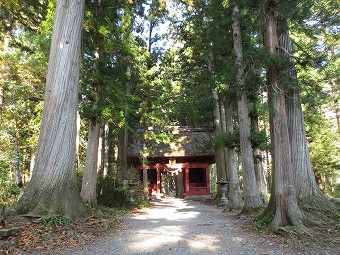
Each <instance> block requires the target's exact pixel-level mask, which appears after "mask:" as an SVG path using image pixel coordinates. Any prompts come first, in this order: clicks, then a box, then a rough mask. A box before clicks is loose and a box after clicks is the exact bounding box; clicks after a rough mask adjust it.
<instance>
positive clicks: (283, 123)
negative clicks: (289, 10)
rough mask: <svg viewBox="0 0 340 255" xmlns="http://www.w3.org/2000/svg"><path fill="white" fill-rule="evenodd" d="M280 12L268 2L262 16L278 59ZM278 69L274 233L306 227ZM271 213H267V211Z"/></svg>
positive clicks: (273, 74)
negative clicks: (289, 226) (294, 175)
mask: <svg viewBox="0 0 340 255" xmlns="http://www.w3.org/2000/svg"><path fill="white" fill-rule="evenodd" d="M278 25H279V19H278V12H277V10H276V8H275V3H274V2H273V1H270V2H268V4H267V6H266V7H265V9H264V13H263V40H264V46H265V47H266V49H267V50H268V52H269V53H270V54H271V55H272V56H273V57H275V56H278V48H279V33H278ZM278 75H279V69H278V67H276V66H274V65H273V64H271V65H269V66H268V67H267V83H268V100H269V121H270V137H271V145H272V148H271V150H272V157H273V161H272V162H273V167H272V169H273V186H272V191H273V192H272V197H271V200H270V203H269V206H268V208H269V209H271V210H273V212H272V213H274V219H273V221H272V223H271V227H272V228H273V229H277V228H278V227H281V226H286V225H296V226H299V227H303V225H302V219H303V215H302V213H301V211H300V209H299V207H298V204H297V199H296V195H295V187H294V180H293V172H292V160H291V150H290V142H289V132H288V121H287V114H286V105H285V103H286V102H285V96H286V95H285V91H284V88H283V85H282V83H280V82H279V79H278ZM267 211H268V209H267Z"/></svg>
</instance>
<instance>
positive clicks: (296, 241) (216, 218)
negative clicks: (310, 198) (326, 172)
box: [0, 197, 340, 255]
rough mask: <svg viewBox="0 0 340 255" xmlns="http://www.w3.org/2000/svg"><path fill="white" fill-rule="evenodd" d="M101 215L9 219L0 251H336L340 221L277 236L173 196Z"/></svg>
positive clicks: (245, 219)
mask: <svg viewBox="0 0 340 255" xmlns="http://www.w3.org/2000/svg"><path fill="white" fill-rule="evenodd" d="M104 215H105V216H102V217H91V218H89V219H88V220H87V221H85V222H81V223H70V222H63V221H65V219H63V218H61V217H59V218H58V217H56V218H54V219H52V220H51V219H49V220H48V221H47V220H46V221H44V219H36V218H27V217H26V218H22V220H20V221H18V220H16V221H13V220H11V219H9V220H8V222H7V226H6V227H7V228H9V227H13V226H18V227H19V228H20V229H19V231H18V232H17V233H16V234H15V235H14V236H12V237H10V238H8V239H5V240H0V255H2V254H23V255H24V254H51V255H54V254H60V255H62V254H64V255H68V254H69V255H71V254H72V255H73V254H84V255H85V254H86V255H88V254H96V255H100V254H103V255H104V254H124V255H125V254H155V255H156V254H186V255H190V254H205V253H209V254H235V255H236V254H238V255H239V254H244V255H247V254H249V255H253V254H254V255H279V254H285V255H289V254H294V255H295V254H301V255H305V254H306V255H307V254H309V255H317V254H318V255H333V254H340V235H339V233H340V223H339V222H336V221H331V220H328V221H327V222H325V225H322V226H314V227H311V228H310V230H311V233H312V236H299V235H296V234H294V233H293V232H294V231H293V230H292V229H291V231H292V233H291V234H289V232H286V233H287V235H286V236H285V237H283V236H280V235H276V234H273V233H272V232H269V231H264V230H262V231H259V229H258V227H255V225H254V217H252V216H249V215H243V214H236V213H229V212H223V208H217V207H216V206H215V205H214V203H209V202H198V201H188V200H182V199H176V198H174V197H167V198H164V199H161V200H158V201H154V202H152V204H151V206H150V207H148V208H143V209H138V210H134V211H132V212H129V213H119V214H112V213H108V212H107V213H105V214H104ZM257 226H258V225H257ZM1 243H2V244H1ZM6 244H7V246H6Z"/></svg>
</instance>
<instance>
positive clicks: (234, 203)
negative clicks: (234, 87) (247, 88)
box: [224, 96, 243, 210]
mask: <svg viewBox="0 0 340 255" xmlns="http://www.w3.org/2000/svg"><path fill="white" fill-rule="evenodd" d="M224 109H225V121H226V129H227V130H226V131H227V132H233V131H234V122H233V109H232V99H231V97H230V96H226V97H225V100H224ZM225 150H226V153H225V154H226V166H227V172H228V181H229V189H228V192H229V193H228V195H229V196H228V197H229V204H228V207H229V209H230V210H238V209H242V206H243V201H242V197H241V190H240V182H239V179H238V173H237V160H236V149H235V148H229V147H227V148H226V149H225Z"/></svg>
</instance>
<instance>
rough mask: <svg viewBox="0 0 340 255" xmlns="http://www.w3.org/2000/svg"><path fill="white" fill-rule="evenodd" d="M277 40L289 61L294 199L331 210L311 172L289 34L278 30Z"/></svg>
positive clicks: (286, 71)
mask: <svg viewBox="0 0 340 255" xmlns="http://www.w3.org/2000/svg"><path fill="white" fill-rule="evenodd" d="M283 22H284V21H283ZM279 38H280V39H279V54H281V55H283V56H287V57H288V58H289V66H288V67H287V69H284V70H283V71H282V73H283V75H284V77H286V78H287V79H289V80H288V81H287V85H286V88H285V90H287V91H288V92H287V97H286V110H287V121H288V130H289V139H290V149H291V155H292V168H293V175H294V181H295V192H296V196H297V198H298V199H299V200H303V201H304V202H305V203H308V204H309V205H312V206H316V207H322V208H323V209H325V208H326V207H332V205H331V203H330V202H329V201H328V199H327V198H326V197H325V195H324V194H323V193H322V192H321V190H320V189H319V187H318V186H317V183H316V181H315V175H314V173H313V170H312V164H311V159H310V155H309V150H308V144H307V138H306V129H305V122H304V117H303V112H302V108H301V102H300V93H299V92H300V91H299V87H298V84H297V76H296V70H295V63H294V58H293V56H292V54H291V53H292V43H291V39H290V36H289V32H288V31H287V30H284V29H280V36H279Z"/></svg>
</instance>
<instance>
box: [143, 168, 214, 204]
mask: <svg viewBox="0 0 340 255" xmlns="http://www.w3.org/2000/svg"><path fill="white" fill-rule="evenodd" d="M164 175H172V176H175V185H176V195H177V196H179V197H183V198H200V199H204V198H210V197H211V193H210V179H209V163H208V162H192V163H177V164H171V162H170V163H169V164H159V163H157V164H149V165H148V166H147V176H148V182H149V196H150V197H162V196H163V195H164V194H163V193H164V188H163V185H164V184H163V179H164V178H163V177H164ZM137 179H138V181H140V182H143V165H141V164H139V165H137Z"/></svg>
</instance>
